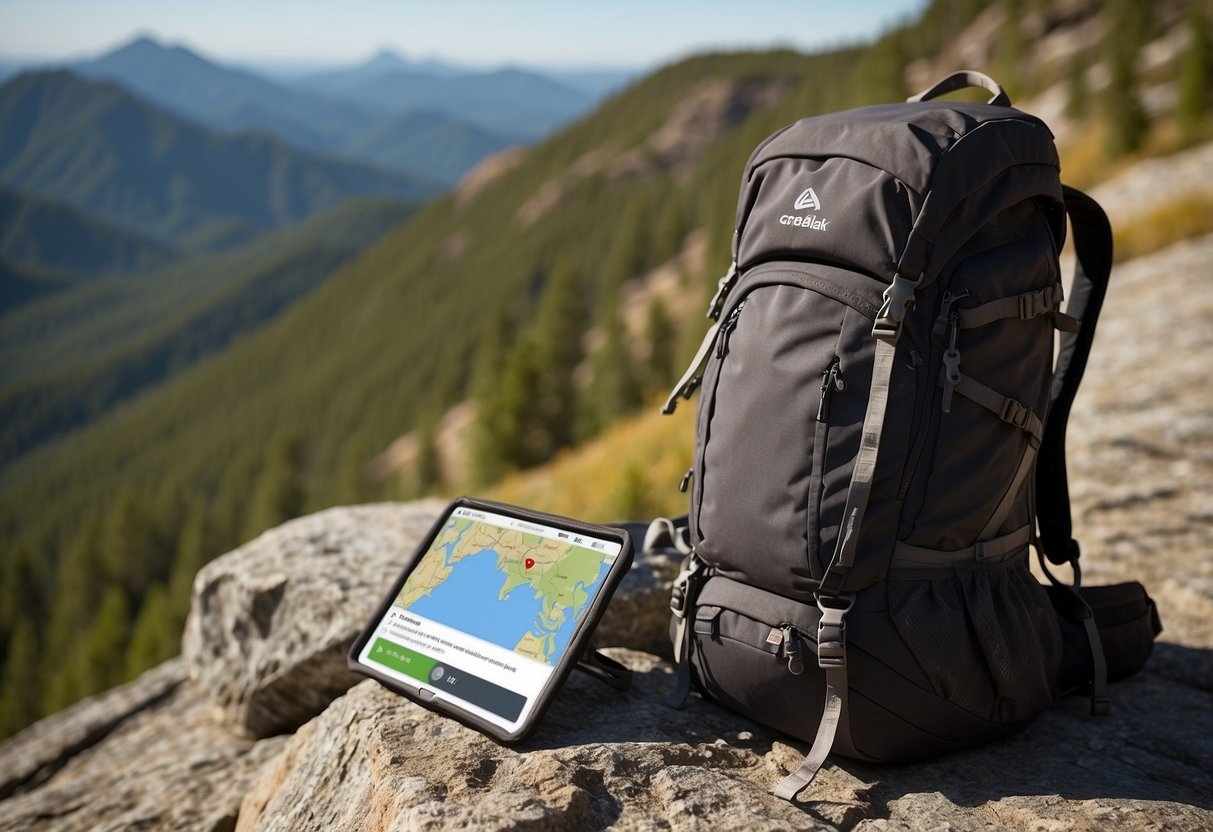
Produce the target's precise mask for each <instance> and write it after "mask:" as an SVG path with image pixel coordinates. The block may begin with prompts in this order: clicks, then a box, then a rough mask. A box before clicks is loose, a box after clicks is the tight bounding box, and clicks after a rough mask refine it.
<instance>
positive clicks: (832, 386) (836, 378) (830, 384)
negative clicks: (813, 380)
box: [817, 356, 847, 423]
mask: <svg viewBox="0 0 1213 832" xmlns="http://www.w3.org/2000/svg"><path fill="white" fill-rule="evenodd" d="M846 389H847V383H846V382H845V381H844V380H843V378H842V359H841V358H839V357H838V356H834V359H833V360H832V361H831V362H830V366H829V367H827V368H826V369H825V370H823V371H822V373H821V399H820V400H819V401H818V402H817V421H819V422H822V423H825V422H829V421H830V399H831V398H833V396H834V391H835V390H837V391H838V392H839V393H841V392H842V391H843V390H846Z"/></svg>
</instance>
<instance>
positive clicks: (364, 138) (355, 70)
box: [68, 37, 627, 183]
mask: <svg viewBox="0 0 1213 832" xmlns="http://www.w3.org/2000/svg"><path fill="white" fill-rule="evenodd" d="M68 68H69V69H71V71H73V72H75V73H77V74H79V75H81V76H84V77H87V78H92V79H104V80H108V81H112V82H114V83H116V84H119V85H120V86H122V87H124V88H125V89H127V90H129V91H130V92H133V93H135V94H136V95H138V96H140V97H141V98H143V99H144V100H146V101H148V102H150V103H152V104H155V105H156V106H158V107H161V108H163V109H165V110H167V111H168V112H171V113H174V114H176V115H178V116H181V117H184V118H188V119H191V120H193V121H195V122H197V123H198V124H200V125H202V126H204V127H206V128H207V129H210V130H213V131H216V132H220V133H235V132H240V131H249V130H257V131H265V132H269V133H271V134H273V135H276V136H278V137H280V138H282V139H283V140H285V141H287V142H288V143H290V144H292V145H294V146H296V147H298V148H302V149H305V150H308V151H311V152H317V153H324V154H329V155H337V156H344V157H348V158H350V159H355V160H360V161H366V162H372V163H375V164H379V165H384V166H386V167H387V168H389V169H391V170H394V171H396V172H401V173H407V174H412V175H417V176H421V177H423V178H428V179H438V180H441V181H443V182H446V183H453V182H455V181H456V180H458V178H459V177H460V176H462V175H463V174H464V173H466V172H467V171H468V170H470V169H471V167H472V166H473V165H474V164H475V163H476V162H478V161H480V159H482V158H484V156H486V155H488V154H490V153H493V152H496V151H497V150H501V149H502V148H504V147H507V146H509V145H511V144H517V143H520V142H529V141H534V140H536V139H538V138H541V137H542V136H544V135H546V134H547V133H549V132H551V131H552V130H554V129H557V128H559V127H560V126H562V125H564V124H566V123H568V122H569V121H571V120H572V119H574V118H575V117H577V116H578V115H580V114H582V113H583V112H585V111H586V110H587V109H589V108H590V107H592V106H593V105H594V104H595V103H596V102H597V101H598V99H599V98H601V96H602V95H604V94H605V92H606V91H607V90H609V89H612V88H613V86H614V85H617V84H619V83H621V82H622V80H623V79H624V78H626V77H627V76H626V74H624V73H617V72H616V73H612V72H598V73H594V72H582V73H576V72H570V73H567V77H568V78H569V79H570V84H567V85H566V84H564V83H562V82H561V81H559V80H555V79H553V78H552V77H549V76H547V75H544V74H541V73H538V72H534V71H528V70H520V69H502V70H495V71H488V72H485V71H473V70H468V69H462V68H458V67H454V66H451V65H447V64H442V63H439V62H436V61H419V62H410V61H406V60H405V59H403V58H401V57H400V56H399V55H397V54H395V53H393V52H390V51H382V52H380V53H378V54H377V55H375V56H374V57H372V58H371V59H369V60H368V61H366V62H364V63H362V64H359V65H356V66H353V67H348V68H344V69H339V70H330V71H326V72H323V73H315V74H311V75H307V76H304V77H300V78H295V79H292V80H290V81H281V80H274V79H270V78H267V77H264V76H262V75H259V74H257V73H254V72H251V71H248V70H243V69H237V68H233V67H228V66H223V65H221V64H218V63H215V62H213V61H210V60H207V59H206V58H204V57H202V56H200V55H198V54H197V53H195V52H192V51H190V50H189V49H186V48H185V47H182V46H166V45H163V44H160V43H158V42H157V41H155V40H152V39H151V38H148V37H140V38H137V39H135V40H134V41H132V42H130V43H128V44H126V45H124V46H122V47H120V48H118V49H116V50H114V51H112V52H110V53H107V54H105V55H102V56H100V57H98V58H95V59H92V60H88V61H79V62H76V63H73V64H71V65H70V66H69V67H68ZM416 111H425V114H424V115H423V114H422V113H421V112H416ZM438 114H441V115H442V116H443V121H442V127H441V130H438V129H436V125H437V124H438V122H437V121H436V118H435V117H436V115H438ZM410 126H417V127H418V130H417V132H411V131H410V129H409V128H410ZM435 139H437V140H438V142H439V143H444V144H450V145H452V146H454V147H455V148H457V150H456V151H455V152H452V153H449V154H447V155H446V156H445V157H443V158H441V159H439V160H437V161H436V162H435V160H434V159H432V158H430V155H428V154H427V153H426V152H425V151H426V148H427V147H430V146H432V145H433V144H434V142H435ZM385 144H386V145H390V147H391V149H389V150H386V151H385V150H384V146H385Z"/></svg>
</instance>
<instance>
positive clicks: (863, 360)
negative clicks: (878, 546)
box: [691, 264, 875, 600]
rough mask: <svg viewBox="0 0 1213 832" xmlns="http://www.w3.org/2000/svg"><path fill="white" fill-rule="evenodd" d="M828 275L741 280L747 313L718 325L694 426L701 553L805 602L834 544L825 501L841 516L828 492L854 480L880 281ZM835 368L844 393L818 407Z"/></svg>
mask: <svg viewBox="0 0 1213 832" xmlns="http://www.w3.org/2000/svg"><path fill="white" fill-rule="evenodd" d="M802 268H804V269H811V268H813V267H802ZM822 268H823V270H825V267H822ZM825 271H829V270H825ZM834 271H841V270H834ZM829 273H830V275H831V278H832V279H834V280H838V282H839V284H840V285H832V284H830V283H829V282H828V281H826V280H825V279H824V278H823V277H821V276H820V275H815V274H812V273H810V272H808V271H794V270H792V269H791V268H790V267H784V266H781V267H780V268H779V269H776V268H774V265H773V264H771V265H769V266H764V267H762V269H761V270H755V272H752V273H751V274H749V275H747V276H746V279H745V281H744V282H743V283H742V284H741V285H740V286H739V289H738V290H737V291H738V295H737V299H736V301H735V303H736V306H735V307H734V308H736V307H737V306H740V305H741V304H742V303H744V305H745V306H744V312H743V313H742V314H740V315H738V316H737V318H735V319H734V320H733V325H732V327H728V328H726V327H722V330H721V331H722V333H723V332H725V331H728V332H729V335H728V342H727V344H725V343H724V342H723V341H721V343H720V349H718V350H715V351H713V353H712V357H711V358H710V359H709V362H708V367H707V371H706V373H705V385H706V386H705V390H704V397H703V399H702V400H701V401H700V405H699V408H700V410H699V423H698V430H697V442H698V446H697V448H696V470H695V486H694V497H693V499H692V509H691V515H692V520H693V522H694V528H693V532H694V537H693V540H694V542H695V544H696V551H697V552H698V553H699V555H700V556H701V557H702V558H703V559H704V560H705V561H706V562H708V563H710V564H712V565H713V566H715V567H716V569H717V571H718V572H719V573H720V574H722V575H725V576H727V577H730V578H733V579H735V580H742V581H746V582H747V583H751V584H754V585H756V586H760V587H763V588H764V589H767V590H770V591H772V592H778V593H782V594H787V595H790V596H792V597H796V598H801V599H803V600H808V599H809V598H810V597H811V594H812V591H813V589H814V588H815V587H816V582H817V579H818V578H819V577H820V574H821V568H820V564H819V560H818V558H817V556H816V552H814V551H813V548H814V546H817V545H821V546H832V543H833V540H832V539H830V538H829V533H827V534H826V535H822V523H821V522H818V519H817V516H816V515H817V513H818V506H822V507H823V509H824V510H826V511H827V515H828V517H829V518H833V519H832V521H831V522H832V523H833V524H834V526H835V527H836V526H837V525H839V524H840V522H841V515H842V509H841V507H840V506H834V505H833V503H832V502H830V499H831V497H832V496H834V495H836V494H837V492H838V491H843V492H845V488H846V483H847V482H849V478H850V467H851V463H852V461H853V458H854V453H855V449H856V448H857V447H858V443H859V435H860V433H861V429H862V423H863V415H864V409H865V405H866V389H867V386H868V384H869V383H870V382H869V378H870V375H871V354H870V353H871V349H870V346H868V347H867V351H866V352H865V346H864V345H866V344H868V343H869V342H870V341H871V318H870V317H868V315H867V313H868V311H869V310H868V308H867V305H866V303H865V302H864V301H863V300H862V299H861V298H860V297H859V296H860V295H861V294H863V293H864V292H866V291H868V290H869V289H871V288H872V287H870V286H868V284H869V283H871V284H875V281H872V280H871V279H870V278H866V277H864V276H862V275H854V274H852V273H842V275H843V276H844V277H845V278H846V279H850V280H852V281H854V282H855V284H856V285H855V286H848V285H845V284H843V283H842V280H840V279H839V278H838V277H837V276H836V275H834V274H833V272H829ZM857 287H858V288H857ZM861 290H862V291H861ZM727 320H728V319H727V318H726V321H727ZM839 355H845V356H846V358H845V360H844V361H843V362H842V363H841V365H840V364H839V362H838V361H837V360H836V357H837V356H839ZM831 367H833V368H834V370H835V381H837V380H838V379H837V374H838V372H839V370H840V369H841V372H842V373H843V374H845V379H846V380H845V385H846V393H845V394H842V393H841V392H840V391H838V390H837V389H836V388H835V390H834V394H833V395H832V396H831V398H830V400H828V401H826V402H824V403H823V401H822V397H821V389H822V382H823V370H824V371H825V373H826V380H828V378H829V371H830V368H831ZM823 406H824V407H826V408H827V409H828V411H829V412H828V414H825V413H823V416H826V415H828V419H827V420H826V423H827V424H828V428H823V427H822V425H823V423H822V422H821V421H819V420H818V418H817V416H818V413H819V410H820V409H821V408H822V407H823ZM851 446H853V447H851ZM835 469H837V470H835ZM823 480H824V485H823ZM844 496H845V494H844ZM823 501H825V502H824V503H823ZM835 515H837V516H836V517H835ZM822 522H827V521H822ZM834 533H835V534H836V528H835V531H834Z"/></svg>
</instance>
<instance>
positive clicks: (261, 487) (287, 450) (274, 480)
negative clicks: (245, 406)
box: [244, 430, 305, 540]
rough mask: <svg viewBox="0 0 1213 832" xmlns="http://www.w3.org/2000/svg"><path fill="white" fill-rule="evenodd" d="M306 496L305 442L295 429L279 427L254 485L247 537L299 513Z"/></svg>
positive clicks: (247, 524)
mask: <svg viewBox="0 0 1213 832" xmlns="http://www.w3.org/2000/svg"><path fill="white" fill-rule="evenodd" d="M304 498H305V495H304V490H303V442H302V441H301V440H300V438H299V434H298V433H295V432H294V431H290V430H284V431H280V432H279V433H278V434H277V435H276V436H275V437H274V439H273V440H272V441H271V442H270V447H269V450H268V452H267V453H266V457H265V463H264V465H263V467H262V470H261V476H260V477H258V479H257V485H256V486H255V487H254V489H253V496H252V501H251V503H250V506H249V514H248V520H247V521H246V523H245V529H244V536H245V539H246V540H247V539H250V538H253V537H255V536H256V535H258V534H260V533H261V532H263V531H265V530H266V529H272V528H273V527H275V526H279V525H281V524H283V523H285V522H286V521H287V520H290V519H292V518H294V517H298V516H299V514H300V513H301V512H302V511H303V506H304Z"/></svg>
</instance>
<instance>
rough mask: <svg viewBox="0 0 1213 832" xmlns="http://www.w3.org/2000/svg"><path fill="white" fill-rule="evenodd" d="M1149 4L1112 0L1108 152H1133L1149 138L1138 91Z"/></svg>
mask: <svg viewBox="0 0 1213 832" xmlns="http://www.w3.org/2000/svg"><path fill="white" fill-rule="evenodd" d="M1148 9H1149V6H1148V4H1145V3H1140V2H1138V0H1108V2H1107V4H1106V5H1105V7H1104V13H1105V14H1106V16H1107V22H1106V25H1107V35H1106V36H1105V38H1104V57H1105V60H1106V63H1107V66H1108V76H1109V77H1108V86H1107V88H1106V89H1105V90H1104V99H1103V100H1104V112H1105V114H1106V117H1107V120H1108V146H1107V150H1108V154H1109V155H1110V156H1113V157H1116V156H1121V155H1124V154H1126V153H1133V152H1135V151H1136V150H1137V149H1138V148H1140V147H1141V143H1142V141H1143V140H1144V139H1145V135H1146V129H1147V128H1148V127H1149V121H1148V120H1147V118H1146V113H1145V111H1144V110H1143V109H1142V106H1141V102H1139V101H1138V100H1137V94H1136V90H1135V87H1136V67H1137V57H1138V54H1139V53H1140V52H1141V45H1142V38H1143V37H1144V36H1145V28H1146V22H1147V21H1146V19H1145V16H1146V14H1147V13H1148Z"/></svg>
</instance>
